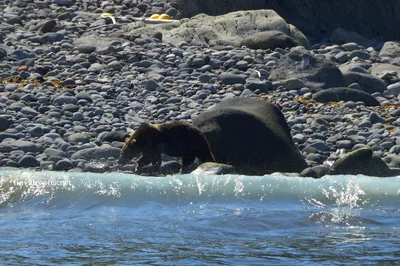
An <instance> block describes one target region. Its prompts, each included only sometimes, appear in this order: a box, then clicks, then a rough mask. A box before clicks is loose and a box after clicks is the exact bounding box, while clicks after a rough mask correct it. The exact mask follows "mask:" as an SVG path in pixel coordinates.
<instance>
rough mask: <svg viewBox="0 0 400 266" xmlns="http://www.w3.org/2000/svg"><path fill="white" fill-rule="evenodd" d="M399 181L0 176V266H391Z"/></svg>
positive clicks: (399, 214)
mask: <svg viewBox="0 0 400 266" xmlns="http://www.w3.org/2000/svg"><path fill="white" fill-rule="evenodd" d="M399 193H400V177H394V178H385V179H379V178H373V177H366V176H330V177H325V178H323V179H320V180H314V179H308V178H306V179H305V178H300V177H285V176H282V175H272V176H262V177H254V176H238V175H227V176H214V175H193V174H192V175H181V176H171V177H140V176H136V175H128V174H93V173H59V172H30V171H0V217H1V218H0V236H1V238H0V262H1V263H3V264H4V265H13V264H20V265H27V264H37V265H52V264H69V265H91V264H96V265H133V264H146V265H148V264H153V265H155V264H156V265H160V264H164V265H217V264H218V265H221V264H226V265H250V264H251V265H255V264H258V265H260V264H264V265H265V264H268V265H291V264H296V265H306V264H307V265H310V264H318V265H321V264H326V265H332V264H352V263H354V264H355V263H357V264H360V263H362V264H387V265H392V264H395V263H397V261H398V260H399V259H400V238H399V236H400V223H399V221H400V198H399Z"/></svg>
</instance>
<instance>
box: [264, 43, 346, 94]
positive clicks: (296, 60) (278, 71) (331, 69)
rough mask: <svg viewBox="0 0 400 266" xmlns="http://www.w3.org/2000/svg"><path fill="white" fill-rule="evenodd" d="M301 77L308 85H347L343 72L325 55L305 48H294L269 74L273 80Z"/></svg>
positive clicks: (329, 86)
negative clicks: (313, 52)
mask: <svg viewBox="0 0 400 266" xmlns="http://www.w3.org/2000/svg"><path fill="white" fill-rule="evenodd" d="M293 78H296V79H299V80H301V81H302V82H303V83H304V84H305V86H306V87H309V88H311V89H314V90H318V89H320V88H324V89H326V88H332V87H345V81H344V78H343V75H342V72H341V71H340V70H339V68H337V67H336V66H335V65H334V64H333V63H332V62H330V61H327V60H326V59H325V57H323V56H315V55H314V54H312V53H310V52H309V51H307V50H306V49H304V48H298V47H296V48H293V49H292V51H290V52H289V53H287V54H285V55H283V56H281V58H280V60H279V61H278V63H277V64H276V66H275V67H274V68H273V69H272V71H271V74H270V76H269V80H271V81H286V80H288V79H293Z"/></svg>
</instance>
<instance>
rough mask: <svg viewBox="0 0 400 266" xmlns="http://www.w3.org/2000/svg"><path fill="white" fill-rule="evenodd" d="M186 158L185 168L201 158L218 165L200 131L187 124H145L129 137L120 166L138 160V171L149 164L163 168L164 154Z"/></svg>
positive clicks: (183, 163) (121, 156)
mask: <svg viewBox="0 0 400 266" xmlns="http://www.w3.org/2000/svg"><path fill="white" fill-rule="evenodd" d="M162 153H165V154H167V155H169V156H173V157H182V169H185V168H186V167H188V166H189V165H190V164H191V163H192V162H193V161H194V160H195V158H196V157H197V158H198V159H199V161H200V162H215V159H214V155H213V154H212V152H211V150H210V145H209V143H208V141H207V138H206V137H205V135H204V134H203V132H202V131H200V129H198V128H197V127H195V126H193V125H191V124H189V123H187V122H183V121H173V122H166V123H162V124H155V125H153V124H149V123H144V124H142V125H140V127H139V128H138V129H137V130H136V131H135V133H134V134H133V135H132V136H131V137H129V138H128V139H127V140H126V141H125V144H124V146H123V147H122V150H121V154H120V158H119V163H120V164H125V163H127V162H128V161H130V160H132V159H133V158H134V157H138V156H139V155H140V154H141V157H140V158H139V160H138V161H137V164H138V168H141V167H143V166H145V165H148V164H150V163H151V164H153V165H155V166H160V165H161V154H162Z"/></svg>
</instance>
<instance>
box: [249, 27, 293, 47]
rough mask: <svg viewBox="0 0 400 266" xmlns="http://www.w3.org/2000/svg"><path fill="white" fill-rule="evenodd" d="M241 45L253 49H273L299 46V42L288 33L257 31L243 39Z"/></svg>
mask: <svg viewBox="0 0 400 266" xmlns="http://www.w3.org/2000/svg"><path fill="white" fill-rule="evenodd" d="M241 46H246V47H248V48H251V49H263V50H266V49H272V50H274V49H275V48H278V47H279V48H283V49H284V48H292V47H294V46H298V43H297V42H296V41H295V40H293V39H292V38H290V37H289V36H288V35H287V34H285V33H283V32H280V31H276V30H270V31H262V32H256V33H254V34H252V35H251V36H247V37H245V38H244V39H243V40H242V43H241Z"/></svg>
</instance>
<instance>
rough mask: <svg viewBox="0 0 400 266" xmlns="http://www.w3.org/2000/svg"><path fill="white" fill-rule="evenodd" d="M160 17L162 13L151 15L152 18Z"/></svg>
mask: <svg viewBox="0 0 400 266" xmlns="http://www.w3.org/2000/svg"><path fill="white" fill-rule="evenodd" d="M159 17H160V14H153V15H151V17H150V18H151V19H159Z"/></svg>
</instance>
